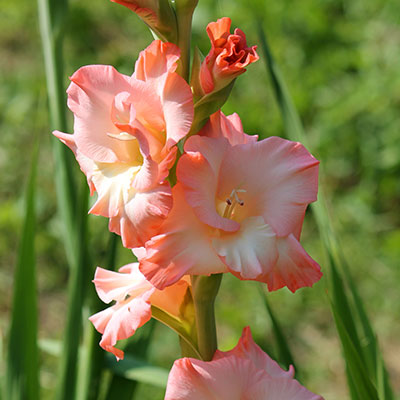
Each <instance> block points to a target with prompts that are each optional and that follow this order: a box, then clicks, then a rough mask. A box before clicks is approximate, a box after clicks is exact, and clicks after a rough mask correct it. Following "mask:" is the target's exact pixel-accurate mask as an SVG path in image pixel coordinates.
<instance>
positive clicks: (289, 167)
mask: <svg viewBox="0 0 400 400" xmlns="http://www.w3.org/2000/svg"><path fill="white" fill-rule="evenodd" d="M318 164H319V162H318V161H317V160H316V159H315V158H314V157H313V156H312V155H311V154H310V153H309V152H308V151H307V150H306V149H305V148H304V146H303V145H301V144H300V143H296V142H290V141H288V140H284V139H281V138H278V137H270V138H268V139H264V140H262V141H261V142H257V143H248V144H244V145H238V146H234V147H230V148H228V149H227V151H226V154H225V156H224V159H223V162H222V164H221V170H220V175H219V184H218V194H217V196H218V197H219V198H224V197H226V196H229V193H231V191H232V189H237V188H242V189H245V190H246V193H244V194H243V197H244V198H245V207H244V209H246V210H247V211H246V212H247V215H248V216H250V215H262V216H263V217H264V219H265V221H266V222H267V223H268V224H269V225H271V227H272V228H273V230H274V232H275V233H276V234H277V236H286V235H289V234H290V233H294V234H295V236H296V237H297V238H298V237H299V236H300V231H301V225H302V222H303V218H304V212H305V209H306V207H307V204H308V203H311V202H313V201H315V200H316V199H317V190H318ZM243 212H244V211H243Z"/></svg>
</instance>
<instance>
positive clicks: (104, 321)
mask: <svg viewBox="0 0 400 400" xmlns="http://www.w3.org/2000/svg"><path fill="white" fill-rule="evenodd" d="M153 291H154V289H150V290H149V291H147V292H145V293H144V294H142V296H141V297H137V298H132V299H128V300H127V301H125V302H122V303H117V304H116V305H115V306H113V307H109V308H107V309H106V310H104V311H100V312H99V313H97V314H95V315H92V316H91V317H90V318H89V319H90V321H91V322H92V323H93V325H94V326H95V328H96V329H97V330H98V331H99V332H100V333H102V334H103V336H102V339H101V341H100V346H101V347H102V348H103V349H104V350H106V351H110V352H111V353H113V354H114V355H115V356H116V357H117V359H122V358H123V354H124V353H123V352H122V351H121V350H119V349H116V348H115V347H114V345H115V344H116V343H117V341H118V340H122V339H126V338H128V337H130V336H132V335H133V334H134V333H135V331H136V329H137V328H139V327H141V326H142V325H144V324H145V323H146V322H147V321H148V320H149V319H150V318H151V305H150V303H149V301H148V299H149V297H150V296H151V294H152V292H153Z"/></svg>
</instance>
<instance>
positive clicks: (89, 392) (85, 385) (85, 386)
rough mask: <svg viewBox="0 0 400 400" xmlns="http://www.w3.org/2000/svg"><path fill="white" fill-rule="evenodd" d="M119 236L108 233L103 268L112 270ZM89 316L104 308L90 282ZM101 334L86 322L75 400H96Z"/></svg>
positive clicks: (100, 369)
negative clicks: (105, 259) (105, 258)
mask: <svg viewBox="0 0 400 400" xmlns="http://www.w3.org/2000/svg"><path fill="white" fill-rule="evenodd" d="M118 243H119V236H117V235H116V234H114V233H110V238H109V244H108V246H107V253H106V254H107V261H106V263H105V267H106V268H108V269H112V268H113V267H114V266H115V263H116V257H117V249H118ZM90 285H91V286H90V287H89V289H88V290H89V294H90V299H89V300H90V314H91V315H92V314H95V313H97V312H99V311H101V310H102V309H103V308H104V303H103V302H102V301H101V300H100V299H99V297H98V295H97V293H96V290H95V288H94V285H93V283H92V282H90ZM100 340H101V334H100V333H99V332H97V331H96V329H95V328H94V327H93V325H92V324H91V323H90V322H89V321H88V320H86V322H85V335H84V351H83V352H82V353H81V357H80V363H79V374H78V385H77V394H76V399H77V400H80V399H82V400H96V399H98V394H99V389H100V384H101V376H102V372H103V369H104V350H103V349H102V348H101V347H100V345H99V342H100Z"/></svg>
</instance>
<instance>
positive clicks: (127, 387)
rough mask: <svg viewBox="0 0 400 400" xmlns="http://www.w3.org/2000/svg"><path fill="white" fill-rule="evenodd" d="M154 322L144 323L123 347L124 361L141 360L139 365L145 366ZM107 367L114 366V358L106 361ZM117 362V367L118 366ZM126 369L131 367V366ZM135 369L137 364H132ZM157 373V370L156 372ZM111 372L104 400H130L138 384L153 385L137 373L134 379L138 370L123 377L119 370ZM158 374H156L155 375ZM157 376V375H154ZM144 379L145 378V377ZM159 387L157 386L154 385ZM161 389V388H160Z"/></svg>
mask: <svg viewBox="0 0 400 400" xmlns="http://www.w3.org/2000/svg"><path fill="white" fill-rule="evenodd" d="M155 322H156V321H155V320H154V319H151V320H150V321H149V322H147V323H146V325H144V326H142V327H141V328H140V329H139V330H138V331H137V332H136V333H135V336H134V337H133V338H132V339H130V341H129V342H128V345H127V346H126V347H125V349H124V351H125V357H124V360H128V361H129V360H132V359H133V360H136V359H139V360H141V361H140V363H144V364H143V365H145V366H147V365H148V364H146V361H145V360H146V357H147V353H148V350H149V347H150V344H151V340H152V338H153V333H154V328H155ZM108 362H109V364H108V365H111V366H113V365H115V357H114V356H113V357H112V360H109V361H108ZM119 363H120V362H118V364H117V365H118V366H119ZM127 365H130V366H129V367H128V368H130V367H131V366H132V363H131V364H129V363H128V364H127ZM134 366H135V367H136V366H137V364H134ZM156 371H158V370H156ZM112 372H113V377H112V380H111V382H110V384H109V386H108V390H107V396H106V400H119V399H131V398H133V395H134V393H135V391H136V389H137V386H138V383H139V382H143V383H150V384H153V383H152V382H148V381H146V380H144V381H143V379H141V375H140V374H141V373H142V372H143V371H142V372H140V371H139V375H138V379H136V378H137V377H136V375H135V373H137V372H138V370H136V371H135V373H133V374H132V373H131V374H128V375H127V376H125V374H124V373H121V370H118V371H115V370H113V369H112ZM157 373H158V372H156V374H157ZM156 376H157V375H156ZM145 379H146V376H145ZM156 386H159V385H156ZM161 387H163V386H161Z"/></svg>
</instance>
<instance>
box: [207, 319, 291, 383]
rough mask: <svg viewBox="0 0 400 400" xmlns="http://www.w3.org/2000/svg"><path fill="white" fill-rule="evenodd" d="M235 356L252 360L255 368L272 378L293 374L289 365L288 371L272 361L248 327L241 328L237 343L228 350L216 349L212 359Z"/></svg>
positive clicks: (289, 376)
mask: <svg viewBox="0 0 400 400" xmlns="http://www.w3.org/2000/svg"><path fill="white" fill-rule="evenodd" d="M228 356H236V357H242V358H247V359H249V360H251V361H252V362H253V364H254V365H255V366H256V368H257V369H263V370H264V371H266V372H267V373H268V375H270V376H271V377H273V378H290V379H292V378H293V376H294V368H293V366H292V365H291V366H290V368H289V370H288V371H285V370H283V369H282V368H281V367H280V366H279V364H278V363H277V362H276V361H274V360H273V359H272V358H271V357H270V356H269V355H268V354H267V353H265V352H264V351H263V350H262V349H261V348H260V346H258V345H257V344H256V343H255V342H254V340H253V337H252V335H251V330H250V327H248V326H246V327H245V328H243V332H242V336H241V338H240V339H239V342H238V344H237V345H236V346H235V347H234V348H233V349H232V350H229V351H219V350H217V351H216V352H215V354H214V357H213V360H218V359H220V358H224V357H228Z"/></svg>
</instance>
